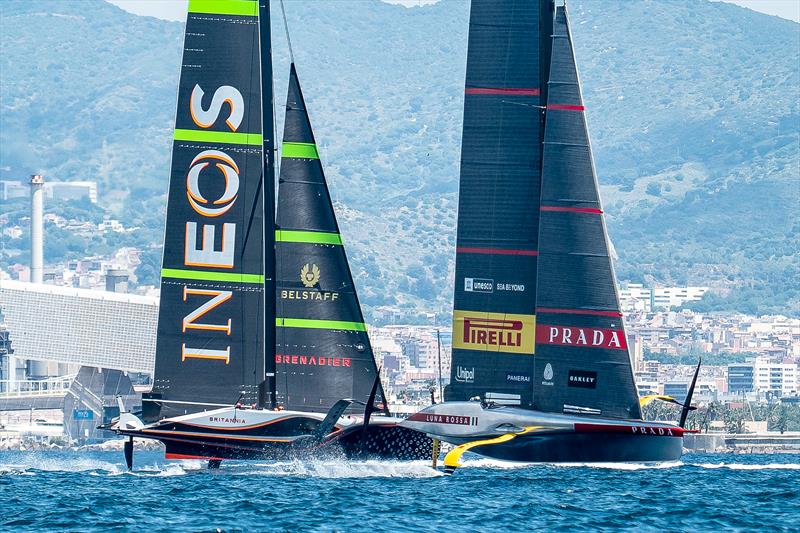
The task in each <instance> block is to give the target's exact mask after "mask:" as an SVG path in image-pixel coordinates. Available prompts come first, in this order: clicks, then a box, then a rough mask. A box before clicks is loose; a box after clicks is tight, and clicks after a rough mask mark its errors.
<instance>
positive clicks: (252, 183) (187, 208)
mask: <svg viewBox="0 0 800 533" xmlns="http://www.w3.org/2000/svg"><path fill="white" fill-rule="evenodd" d="M258 38H259V25H258V3H257V2H256V1H254V0H220V1H215V2H207V1H203V0H192V1H190V2H189V13H188V17H187V21H186V31H185V37H184V52H183V61H182V67H181V76H180V83H179V88H178V105H177V113H176V118H175V132H174V142H173V150H172V163H171V173H170V180H169V191H168V202H167V219H166V226H165V234H164V254H163V260H162V270H161V305H160V307H159V316H158V336H157V343H156V364H155V376H154V383H153V391H152V392H151V393H150V394H148V395H146V396H145V397H144V398H143V400H144V403H143V410H144V413H143V415H144V418H145V420H146V421H153V420H155V419H158V418H160V417H164V416H174V415H178V414H184V413H191V412H197V411H202V410H206V409H213V408H216V407H220V406H229V405H232V404H233V403H235V402H236V401H237V399H241V400H242V401H243V402H246V403H256V402H257V401H258V397H259V387H260V385H261V383H262V382H263V380H264V350H265V346H264V328H263V324H262V322H263V320H262V317H263V313H264V271H263V265H264V258H263V252H264V250H263V246H262V239H261V236H262V233H263V231H264V230H263V216H264V209H263V203H262V195H261V193H260V189H261V188H262V186H261V181H262V178H261V175H262V171H261V167H262V132H261V123H262V116H261V111H262V110H261V87H260V79H261V76H260V74H259V70H260V61H259V50H258Z"/></svg>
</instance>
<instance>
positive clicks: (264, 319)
mask: <svg viewBox="0 0 800 533" xmlns="http://www.w3.org/2000/svg"><path fill="white" fill-rule="evenodd" d="M269 14H270V13H269V2H268V1H266V0H260V1H255V0H215V1H206V0H190V2H189V14H188V19H187V22H186V32H185V41H184V52H183V61H182V70H181V78H180V86H179V92H178V109H177V117H176V121H175V135H174V143H173V153H172V168H171V178H170V185H169V199H168V205H167V223H166V230H165V240H164V256H163V268H162V271H161V305H160V309H159V317H158V336H157V346H156V365H155V376H154V383H153V388H152V391H151V392H150V393H148V394H145V395H144V397H143V405H142V418H139V417H138V416H136V415H134V414H133V413H128V412H125V411H124V408H123V406H122V405H120V410H121V414H120V417H119V418H118V419H115V420H114V421H113V422H112V423H111V424H109V425H107V426H105V429H110V430H112V431H115V432H117V433H118V434H120V435H125V436H128V437H129V438H128V440H127V442H126V446H125V457H126V462H127V463H128V466H129V467H131V466H132V462H133V438H134V437H138V438H146V439H154V440H157V441H161V442H162V443H164V445H165V447H166V457H167V458H172V459H186V458H191V459H206V460H208V461H209V466H210V467H217V466H219V464H220V461H222V460H224V459H251V458H286V457H320V456H329V455H333V456H336V457H380V458H392V459H419V458H427V457H430V453H431V445H432V441H431V439H430V438H429V437H426V436H425V435H424V434H421V433H419V432H416V431H414V430H410V429H407V428H403V427H400V426H399V425H398V422H399V419H396V418H392V417H391V416H389V412H388V410H387V407H386V405H387V402H386V399H385V397H384V392H383V388H382V386H381V382H380V377H379V372H378V369H377V367H376V364H375V360H374V357H373V353H372V349H371V347H370V343H369V338H368V336H367V330H366V327H365V324H364V319H363V316H362V314H361V308H360V306H359V302H358V298H357V295H356V291H355V287H354V285H353V280H352V276H351V274H350V269H349V266H348V264H347V258H346V255H345V252H344V246H343V244H342V239H341V236H340V234H339V228H338V224H337V222H336V216H335V212H334V209H333V205H332V204H331V200H330V195H329V193H328V188H327V184H326V182H325V176H324V173H323V170H322V165H321V163H320V160H319V154H318V152H317V148H316V142H315V140H314V135H313V131H312V129H311V123H310V120H309V118H308V114H307V110H306V106H305V102H304V100H303V95H302V92H301V89H300V84H299V81H298V78H297V72H296V69H295V66H294V63H292V65H291V69H290V81H289V93H288V97H287V104H286V121H285V131H284V139H283V149H282V165H281V172H280V185H279V194H278V202H277V203H278V217H277V227H276V222H275V215H274V213H275V198H274V190H275V165H274V157H273V154H274V151H275V141H274V126H273V124H274V121H273V94H272V59H271V42H270V17H269ZM276 285H277V287H276ZM276 289H277V290H276Z"/></svg>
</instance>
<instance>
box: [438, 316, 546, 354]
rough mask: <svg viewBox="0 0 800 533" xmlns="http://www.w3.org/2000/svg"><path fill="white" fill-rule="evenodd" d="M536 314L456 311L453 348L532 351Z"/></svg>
mask: <svg viewBox="0 0 800 533" xmlns="http://www.w3.org/2000/svg"><path fill="white" fill-rule="evenodd" d="M535 331H536V317H535V316H534V315H516V314H510V313H483V312H480V311H457V310H456V311H453V348H458V349H462V350H480V351H486V352H504V353H518V354H528V355H532V354H533V350H534V339H535V337H536V334H535Z"/></svg>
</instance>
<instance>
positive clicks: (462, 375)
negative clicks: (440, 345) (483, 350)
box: [456, 366, 475, 383]
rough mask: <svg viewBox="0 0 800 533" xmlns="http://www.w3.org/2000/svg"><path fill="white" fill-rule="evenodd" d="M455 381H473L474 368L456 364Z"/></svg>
mask: <svg viewBox="0 0 800 533" xmlns="http://www.w3.org/2000/svg"><path fill="white" fill-rule="evenodd" d="M456 381H458V382H459V383H475V368H474V367H473V368H470V369H469V370H467V369H466V368H464V367H463V366H457V367H456Z"/></svg>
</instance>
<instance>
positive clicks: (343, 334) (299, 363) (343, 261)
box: [275, 63, 385, 412]
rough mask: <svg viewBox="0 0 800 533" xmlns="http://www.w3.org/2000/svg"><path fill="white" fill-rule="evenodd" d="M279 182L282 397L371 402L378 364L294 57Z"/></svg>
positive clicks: (318, 402) (291, 405) (291, 403)
mask: <svg viewBox="0 0 800 533" xmlns="http://www.w3.org/2000/svg"><path fill="white" fill-rule="evenodd" d="M278 181H279V185H278V216H277V227H278V229H277V230H276V241H277V245H276V250H277V252H276V256H277V291H276V292H277V298H276V302H277V318H276V325H277V326H278V327H277V345H276V354H275V362H276V367H277V372H276V379H277V397H278V402H279V403H280V404H282V405H284V406H286V408H288V409H291V410H297V411H316V412H319V411H327V410H328V409H329V408H330V407H331V406H332V405H333V404H334V403H335V402H336V401H338V400H340V399H341V398H353V399H356V400H359V401H362V402H363V401H366V400H367V398H368V396H369V394H370V390H371V388H372V385H373V383H375V380H376V377H377V375H378V369H377V367H376V364H375V359H374V358H373V354H372V348H371V346H370V342H369V337H368V336H367V328H366V326H365V324H364V317H363V315H362V313H361V306H360V305H359V302H358V296H357V295H356V289H355V286H354V284H353V277H352V275H351V273H350V267H349V266H348V263H347V256H346V254H345V249H344V246H343V244H342V238H341V235H340V233H339V225H338V223H337V221H336V214H335V212H334V209H333V204H332V203H331V197H330V193H329V191H328V185H327V183H326V181H325V174H324V172H323V169H322V163H321V161H320V159H319V152H318V150H317V144H316V141H315V139H314V132H313V131H312V129H311V121H310V120H309V117H308V111H307V109H306V104H305V100H304V99H303V93H302V91H301V89H300V82H299V80H298V78H297V71H296V69H295V66H294V63H292V65H291V68H290V75H289V91H288V95H287V99H286V121H285V124H284V134H283V144H282V151H281V168H280V176H279V180H278ZM377 396H378V403H383V404H384V405H385V401H384V395H383V390H382V388H380V390H379V391H378V395H377ZM358 409H359V410H363V408H361V407H358Z"/></svg>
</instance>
